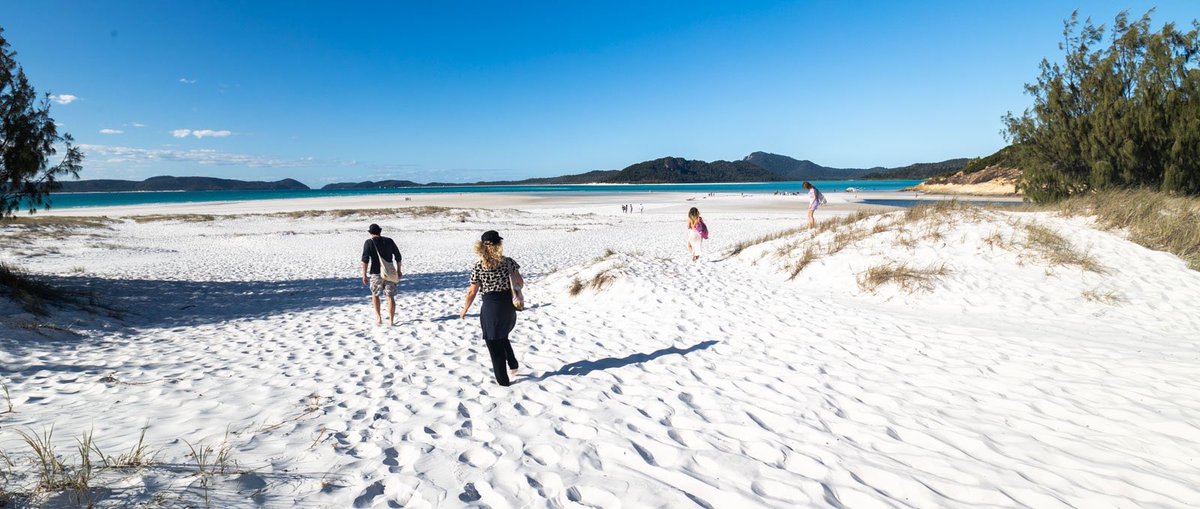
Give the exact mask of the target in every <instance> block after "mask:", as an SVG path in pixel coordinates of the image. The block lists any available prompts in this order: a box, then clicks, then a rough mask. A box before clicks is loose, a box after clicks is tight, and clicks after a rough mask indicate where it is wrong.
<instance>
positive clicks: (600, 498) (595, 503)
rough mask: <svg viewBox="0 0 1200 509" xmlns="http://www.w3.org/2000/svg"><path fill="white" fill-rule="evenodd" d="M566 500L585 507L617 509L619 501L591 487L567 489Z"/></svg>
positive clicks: (619, 504)
mask: <svg viewBox="0 0 1200 509" xmlns="http://www.w3.org/2000/svg"><path fill="white" fill-rule="evenodd" d="M567 500H570V501H572V502H575V503H577V504H580V505H583V506H585V507H604V508H607V509H619V508H620V507H621V499H619V498H617V496H616V495H613V494H612V493H609V492H607V491H604V490H602V489H600V488H595V487H592V486H571V487H570V488H567Z"/></svg>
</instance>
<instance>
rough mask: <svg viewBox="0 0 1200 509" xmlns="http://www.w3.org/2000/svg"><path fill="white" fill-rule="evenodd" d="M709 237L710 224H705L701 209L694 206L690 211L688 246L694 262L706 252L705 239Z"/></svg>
mask: <svg viewBox="0 0 1200 509" xmlns="http://www.w3.org/2000/svg"><path fill="white" fill-rule="evenodd" d="M707 238H708V225H706V224H704V218H702V217H700V209H697V208H696V207H692V210H689V211H688V221H687V247H688V254H690V255H692V261H693V262H694V261H696V260H699V259H700V255H703V254H704V241H705V239H707Z"/></svg>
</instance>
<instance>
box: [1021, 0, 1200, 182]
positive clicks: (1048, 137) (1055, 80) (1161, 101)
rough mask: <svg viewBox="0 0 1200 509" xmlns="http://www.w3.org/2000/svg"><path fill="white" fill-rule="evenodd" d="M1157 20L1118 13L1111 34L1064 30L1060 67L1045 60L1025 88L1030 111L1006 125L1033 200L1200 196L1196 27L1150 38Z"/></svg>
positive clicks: (1199, 35)
mask: <svg viewBox="0 0 1200 509" xmlns="http://www.w3.org/2000/svg"><path fill="white" fill-rule="evenodd" d="M1152 12H1153V11H1151V12H1148V13H1146V14H1145V15H1144V16H1142V17H1141V18H1140V19H1137V20H1135V21H1131V20H1130V18H1129V16H1128V13H1127V12H1122V13H1121V14H1119V15H1117V17H1116V19H1115V21H1114V23H1113V25H1112V27H1111V29H1106V27H1104V26H1103V25H1101V26H1095V25H1093V24H1092V22H1091V20H1090V19H1089V20H1086V21H1084V22H1083V23H1082V24H1080V22H1079V17H1078V13H1073V14H1072V15H1071V18H1070V19H1068V20H1067V21H1066V23H1065V27H1064V29H1063V42H1062V43H1060V44H1059V49H1060V50H1061V51H1064V52H1065V58H1064V60H1063V62H1061V63H1053V64H1051V63H1050V62H1048V61H1046V60H1043V61H1042V64H1041V75H1040V76H1038V78H1037V82H1036V83H1033V84H1027V85H1025V90H1026V92H1027V93H1028V94H1029V95H1031V96H1033V98H1034V104H1033V107H1032V108H1030V109H1026V110H1025V111H1024V113H1023V114H1022V115H1020V116H1014V115H1013V114H1012V113H1009V114H1008V115H1006V116H1005V117H1004V122H1005V134H1006V136H1008V137H1009V138H1010V139H1011V141H1013V143H1014V148H1015V151H1016V154H1015V158H1016V160H1017V162H1018V164H1019V165H1020V166H1021V168H1022V169H1023V170H1024V179H1023V182H1022V184H1021V186H1022V188H1023V190H1024V192H1025V195H1026V196H1027V197H1029V198H1030V199H1032V200H1034V201H1052V200H1057V199H1060V198H1064V197H1066V196H1070V195H1075V194H1080V193H1083V192H1087V191H1093V190H1099V189H1105V188H1112V187H1145V188H1153V189H1159V190H1162V191H1165V192H1169V193H1185V194H1200V68H1198V67H1200V65H1198V64H1200V22H1196V21H1193V22H1192V29H1191V30H1190V31H1184V30H1180V29H1178V28H1177V27H1176V26H1175V24H1174V23H1167V24H1165V25H1164V26H1163V27H1162V28H1161V29H1160V30H1158V31H1153V30H1152V27H1151V20H1150V15H1151V13H1152ZM1106 31H1108V32H1111V35H1110V37H1109V38H1108V44H1107V46H1105V45H1104V42H1105V37H1104V35H1105V32H1106Z"/></svg>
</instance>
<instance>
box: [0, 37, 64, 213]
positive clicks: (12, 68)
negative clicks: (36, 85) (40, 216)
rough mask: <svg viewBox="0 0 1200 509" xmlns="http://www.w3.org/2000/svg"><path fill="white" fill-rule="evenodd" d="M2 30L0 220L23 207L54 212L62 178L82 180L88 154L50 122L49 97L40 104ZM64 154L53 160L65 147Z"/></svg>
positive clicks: (0, 58)
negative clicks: (54, 197)
mask: <svg viewBox="0 0 1200 509" xmlns="http://www.w3.org/2000/svg"><path fill="white" fill-rule="evenodd" d="M16 56H17V54H16V52H14V51H11V50H10V49H9V45H8V41H7V40H5V39H4V29H3V28H0V217H7V216H10V215H12V214H13V212H14V211H16V210H17V209H19V208H22V207H28V208H29V211H30V212H35V211H37V209H39V208H45V207H49V205H50V200H49V197H50V191H52V190H54V188H55V187H56V186H57V182H58V179H59V178H60V177H63V176H67V175H69V176H72V177H78V175H79V170H80V163H81V162H82V161H83V153H82V152H81V151H80V150H79V148H78V147H75V146H73V145H72V142H73V141H74V140H73V139H72V138H71V135H69V134H61V135H60V134H59V133H58V126H56V125H55V124H54V119H53V118H50V98H49V95H46V96H43V97H42V98H41V100H40V101H39V100H38V97H37V92H35V91H34V90H33V87H32V86H30V85H29V80H28V79H27V78H26V77H25V70H24V69H22V68H21V66H20V65H19V64H17V61H16ZM60 144H61V146H62V147H63V150H64V151H65V154H64V155H63V157H62V159H60V160H58V161H54V158H55V156H56V155H57V154H58V150H59V147H58V146H57V145H60Z"/></svg>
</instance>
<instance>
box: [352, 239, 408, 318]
mask: <svg viewBox="0 0 1200 509" xmlns="http://www.w3.org/2000/svg"><path fill="white" fill-rule="evenodd" d="M367 233H370V234H371V238H369V239H367V242H366V243H364V244H363V252H362V282H363V286H369V287H370V288H371V306H372V307H374V308H375V325H383V316H382V315H381V313H380V312H379V300H380V299H382V298H383V297H387V301H388V325H389V326H391V325H395V324H396V283H397V282H399V281H400V276H401V275H402V274H403V272H402V271H401V270H400V248H399V247H397V246H396V242H395V241H393V240H392V239H389V238H387V237H384V236H382V235H380V234H381V233H383V229H382V228H380V227H379V225H377V224H372V225H371V226H370V227H368V228H367ZM380 258H382V260H381V259H380ZM381 262H382V263H381ZM384 264H386V265H384ZM392 264H395V270H394V271H393V270H391V269H392V266H393V265H392ZM381 272H382V274H380V273H381ZM391 273H394V274H395V275H394V276H392V277H393V278H394V279H395V280H394V281H392V280H389V279H391V278H389V277H388V276H389V274H391Z"/></svg>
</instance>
